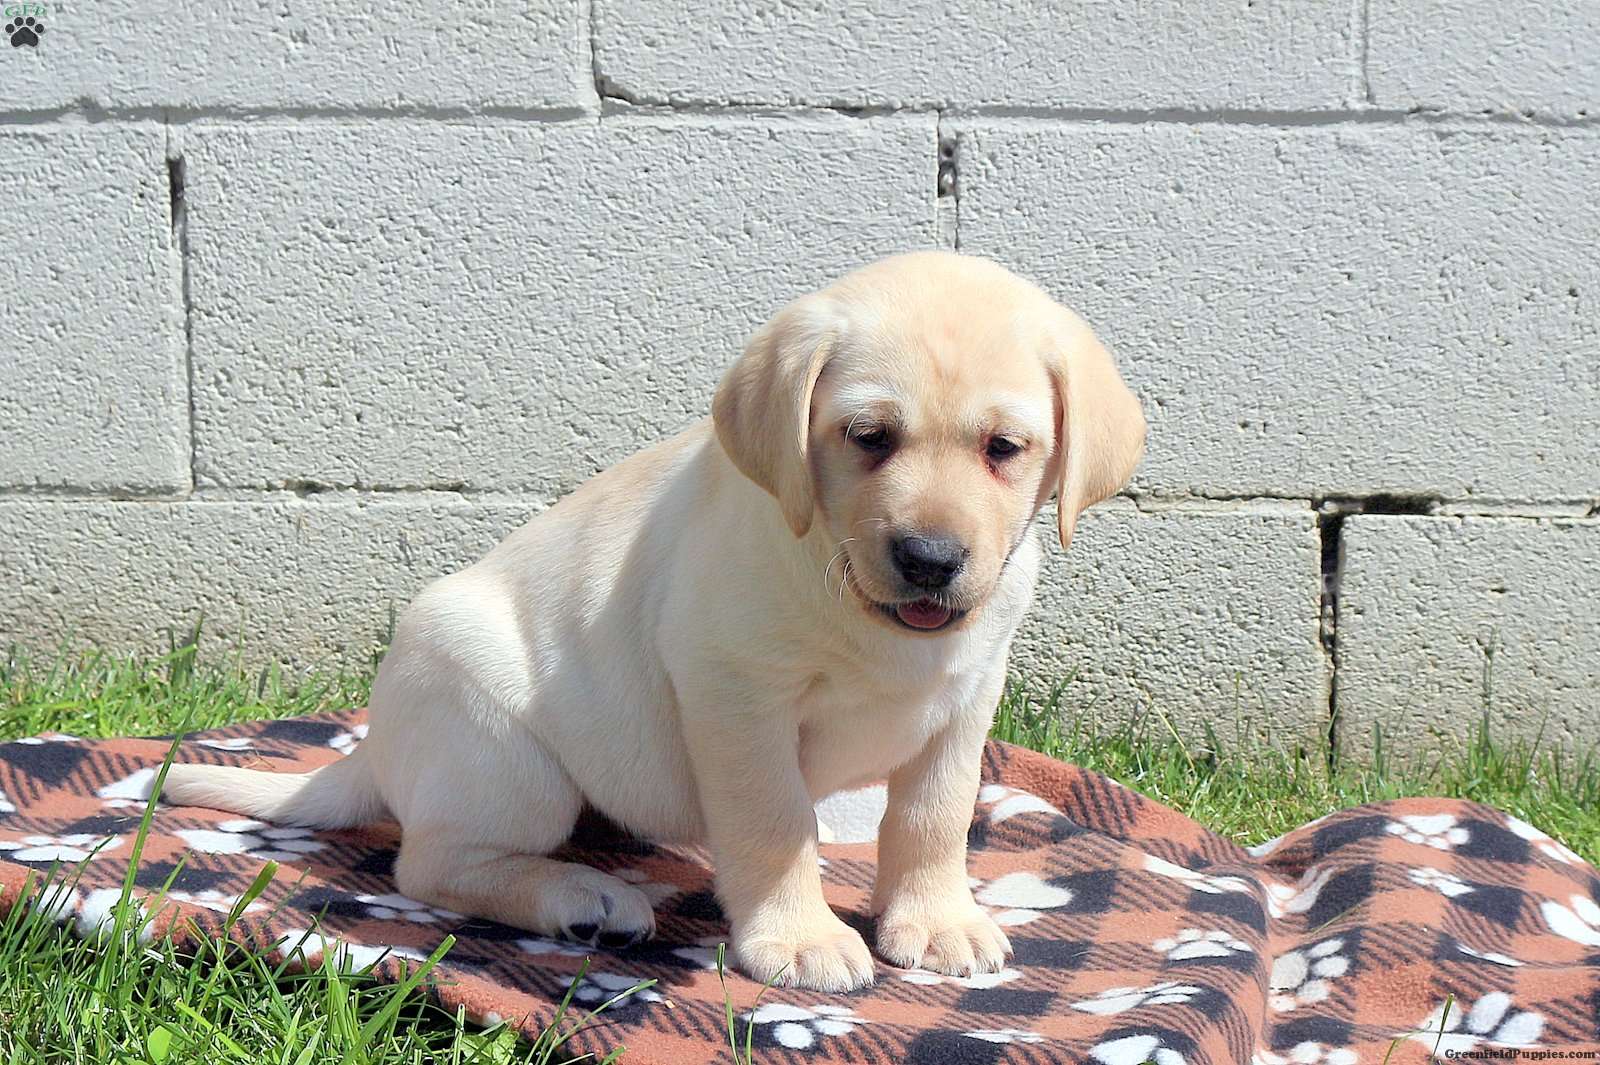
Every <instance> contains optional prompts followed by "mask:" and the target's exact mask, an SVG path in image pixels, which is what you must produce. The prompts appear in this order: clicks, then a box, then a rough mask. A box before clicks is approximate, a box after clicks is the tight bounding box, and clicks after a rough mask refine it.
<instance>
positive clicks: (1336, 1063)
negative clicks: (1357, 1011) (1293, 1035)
mask: <svg viewBox="0 0 1600 1065" xmlns="http://www.w3.org/2000/svg"><path fill="white" fill-rule="evenodd" d="M1359 1060H1360V1058H1358V1057H1357V1056H1356V1052H1355V1051H1354V1050H1351V1049H1350V1048H1348V1047H1330V1046H1326V1045H1324V1044H1322V1043H1316V1042H1310V1041H1308V1042H1304V1043H1296V1044H1295V1045H1294V1046H1293V1047H1291V1048H1290V1049H1289V1050H1287V1051H1285V1052H1284V1053H1282V1054H1275V1053H1273V1052H1272V1051H1270V1050H1267V1049H1266V1048H1265V1047H1258V1048H1257V1049H1256V1052H1255V1053H1254V1054H1252V1055H1251V1056H1250V1065H1356V1062H1357V1061H1359Z"/></svg>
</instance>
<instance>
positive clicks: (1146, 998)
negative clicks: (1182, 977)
mask: <svg viewBox="0 0 1600 1065" xmlns="http://www.w3.org/2000/svg"><path fill="white" fill-rule="evenodd" d="M1201 990H1203V989H1202V988H1198V987H1195V986H1194V985H1192V984H1180V983H1178V982H1177V981H1176V980H1164V981H1162V982H1161V983H1159V984H1151V985H1150V986H1149V987H1112V988H1107V989H1106V990H1104V991H1102V992H1100V993H1099V994H1098V995H1096V996H1095V997H1094V998H1090V999H1085V1000H1083V1001H1082V1002H1074V1003H1073V1004H1072V1008H1073V1009H1075V1010H1082V1011H1083V1012H1084V1013H1097V1014H1100V1015H1101V1016H1106V1015H1109V1014H1112V1013H1126V1012H1127V1011H1128V1010H1132V1009H1138V1008H1139V1007H1140V1006H1164V1005H1167V1004H1168V1003H1184V1002H1188V1001H1190V1000H1191V999H1193V998H1194V997H1195V996H1196V995H1198V994H1199V993H1200V992H1201ZM1141 1060H1143V1059H1141Z"/></svg>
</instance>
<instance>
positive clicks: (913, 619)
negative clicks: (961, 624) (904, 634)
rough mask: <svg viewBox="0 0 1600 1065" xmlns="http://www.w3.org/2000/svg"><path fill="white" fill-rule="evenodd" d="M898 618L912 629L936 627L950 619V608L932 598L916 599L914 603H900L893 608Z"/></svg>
mask: <svg viewBox="0 0 1600 1065" xmlns="http://www.w3.org/2000/svg"><path fill="white" fill-rule="evenodd" d="M894 612H895V613H896V614H897V615H898V616H899V618H900V620H901V621H903V622H905V623H906V624H907V625H910V626H911V627H912V628H913V629H937V628H938V627H939V626H940V625H943V624H944V623H945V622H947V621H949V620H950V608H949V607H944V606H940V605H939V604H938V603H935V602H934V601H933V600H932V599H918V600H917V601H916V602H915V603H901V604H900V605H899V606H897V607H895V608H894Z"/></svg>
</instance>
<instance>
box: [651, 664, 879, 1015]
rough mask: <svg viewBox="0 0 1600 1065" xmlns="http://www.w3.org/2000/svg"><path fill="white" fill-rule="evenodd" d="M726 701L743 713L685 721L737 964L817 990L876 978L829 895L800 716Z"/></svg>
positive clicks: (688, 711)
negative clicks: (804, 769) (804, 771)
mask: <svg viewBox="0 0 1600 1065" xmlns="http://www.w3.org/2000/svg"><path fill="white" fill-rule="evenodd" d="M683 694H684V693H683V692H682V691H681V689H680V692H679V695H680V698H681V697H682V696H683ZM724 706H733V707H737V709H731V710H719V711H717V712H714V713H709V714H708V713H697V712H696V709H695V708H691V707H689V706H685V707H684V713H683V723H684V731H685V734H686V736H687V738H688V739H689V748H690V757H691V760H692V761H693V763H694V769H695V778H696V785H697V787H698V789H699V793H700V803H701V807H702V813H703V815H704V817H705V822H706V833H707V838H708V842H709V843H710V845H711V856H712V860H713V862H715V864H716V871H717V895H718V897H719V898H720V899H721V901H722V905H723V908H724V910H725V911H726V912H727V915H728V920H729V923H730V924H731V926H732V929H731V939H732V946H733V956H734V960H735V961H736V962H737V964H738V966H739V968H740V969H742V970H743V971H744V972H745V973H746V974H747V975H749V976H752V977H754V978H755V979H757V980H760V981H763V982H766V981H769V980H770V981H773V982H775V983H778V984H781V985H787V986H794V987H805V988H810V989H812V990H815V991H849V990H851V989H853V988H857V987H863V986H865V985H867V984H870V983H872V955H871V953H870V952H869V951H868V950H867V945H866V943H865V942H863V941H862V939H861V935H860V933H858V932H857V931H856V930H855V929H853V928H851V927H850V926H849V925H847V924H845V923H844V922H843V921H841V920H839V918H838V917H837V916H835V915H834V912H833V911H832V910H831V909H829V908H828V904H827V902H826V901H825V900H824V899H823V897H822V877H821V874H820V872H819V871H818V868H817V819H816V814H815V812H814V811H813V809H812V805H811V798H810V795H809V793H808V792H807V790H806V785H805V779H804V778H803V777H802V776H801V773H800V755H799V737H798V735H797V734H796V732H795V727H794V724H793V719H792V718H791V717H790V715H789V714H788V713H787V712H785V711H784V710H774V711H773V712H771V713H770V714H769V713H765V712H761V711H759V710H756V711H752V710H751V709H750V708H749V707H748V705H745V706H740V705H739V702H738V701H735V700H729V701H728V702H727V703H725V704H724ZM701 709H703V708H701Z"/></svg>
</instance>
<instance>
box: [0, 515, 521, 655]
mask: <svg viewBox="0 0 1600 1065" xmlns="http://www.w3.org/2000/svg"><path fill="white" fill-rule="evenodd" d="M531 514H532V508H531V507H524V506H516V505H511V504H497V505H485V504H482V503H478V502H471V503H469V502H465V501H462V500H460V499H456V500H453V501H447V500H443V499H441V498H440V497H438V496H433V497H431V498H429V497H413V498H410V499H406V500H402V501H396V502H392V503H390V502H382V503H358V502H353V501H341V500H327V501H324V500H321V499H319V500H316V501H303V500H295V499H292V498H289V499H285V498H283V497H276V498H274V497H267V498H264V499H262V500H261V501H258V502H239V503H220V502H205V503H199V502H190V501H185V502H154V501H138V502H85V501H78V500H39V499H26V500H24V499H7V500H0V572H3V573H5V574H6V580H5V582H4V583H3V584H0V646H4V645H6V644H8V643H10V642H12V641H17V642H20V643H21V644H23V645H24V646H27V647H33V648H37V649H41V650H46V651H47V650H49V649H51V648H52V647H54V646H55V645H56V644H57V642H58V641H60V640H61V639H62V638H64V637H66V636H68V635H70V636H72V637H73V638H74V639H75V640H76V641H77V642H80V643H83V642H94V643H99V644H102V645H104V646H108V647H111V648H113V649H115V650H117V651H119V652H125V651H138V650H143V651H161V650H165V648H166V638H167V637H166V633H167V630H168V629H177V630H179V631H180V632H181V631H183V630H186V629H187V628H188V626H190V625H192V624H193V622H194V619H195V618H196V617H197V616H201V615H203V616H204V620H205V635H206V637H207V641H208V642H207V646H208V648H209V649H211V650H231V649H232V648H233V646H234V641H236V640H242V651H243V654H244V656H245V660H246V661H248V662H251V663H260V662H265V661H271V660H275V659H278V660H285V661H290V662H294V663H297V664H299V665H305V666H309V665H331V664H335V663H337V664H341V665H349V666H364V665H367V664H369V661H370V659H369V655H370V654H371V652H372V650H373V649H374V648H375V647H376V646H377V645H378V644H379V643H380V642H381V641H382V639H383V638H384V636H385V634H386V633H387V632H388V627H389V621H390V612H391V610H394V611H398V610H400V609H401V608H403V607H404V606H405V604H406V603H407V602H408V601H409V600H410V599H411V597H412V596H413V595H414V594H415V593H416V592H417V591H418V590H419V589H420V588H421V587H422V586H423V585H424V584H425V583H427V582H428V581H429V580H431V579H433V578H434V577H437V576H440V575H442V574H444V573H448V572H452V571H454V570H457V569H460V568H462V567H463V566H465V565H467V564H469V563H471V562H473V561H474V560H476V559H477V558H479V557H480V556H482V555H483V554H484V553H485V552H486V551H488V549H489V548H490V547H492V546H493V545H494V544H495V543H496V542H498V541H499V540H500V539H501V538H502V537H503V536H504V535H505V534H506V533H508V532H510V531H511V530H512V529H513V528H515V527H516V526H518V525H520V524H521V523H522V522H523V521H525V520H527V518H528V517H529V516H531Z"/></svg>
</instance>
